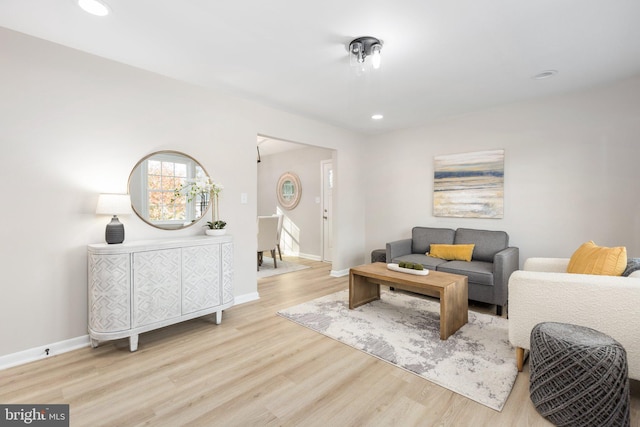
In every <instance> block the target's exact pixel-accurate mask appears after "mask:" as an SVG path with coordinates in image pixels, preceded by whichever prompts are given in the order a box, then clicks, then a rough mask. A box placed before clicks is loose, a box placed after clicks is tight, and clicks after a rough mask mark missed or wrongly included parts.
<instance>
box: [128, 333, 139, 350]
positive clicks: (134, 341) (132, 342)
mask: <svg viewBox="0 0 640 427" xmlns="http://www.w3.org/2000/svg"><path fill="white" fill-rule="evenodd" d="M137 349H138V334H136V335H131V336H130V337H129V351H136V350H137Z"/></svg>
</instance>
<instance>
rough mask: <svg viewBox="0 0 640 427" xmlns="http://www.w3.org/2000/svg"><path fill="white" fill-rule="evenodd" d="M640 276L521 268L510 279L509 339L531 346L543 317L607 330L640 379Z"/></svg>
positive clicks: (513, 343)
mask: <svg viewBox="0 0 640 427" xmlns="http://www.w3.org/2000/svg"><path fill="white" fill-rule="evenodd" d="M638 307H640V278H635V277H621V276H597V275H589V274H570V273H548V272H538V271H524V270H519V271H516V272H514V273H513V274H512V275H511V278H510V279H509V341H510V342H511V344H512V345H513V346H515V347H520V348H523V349H529V348H530V337H531V330H532V329H533V327H534V326H535V325H537V324H538V323H541V322H560V323H570V324H575V325H580V326H586V327H588V328H593V329H596V330H598V331H600V332H603V333H605V334H607V335H609V336H611V337H612V338H614V339H615V340H617V341H618V342H620V344H622V346H623V347H624V348H625V350H626V351H627V358H628V364H629V377H631V378H633V379H637V380H640V339H638V325H639V324H640V311H639V310H638Z"/></svg>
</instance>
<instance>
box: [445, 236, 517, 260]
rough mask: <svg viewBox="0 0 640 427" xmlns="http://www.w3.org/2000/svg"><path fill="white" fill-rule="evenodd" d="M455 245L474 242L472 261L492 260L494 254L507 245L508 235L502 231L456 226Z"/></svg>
mask: <svg viewBox="0 0 640 427" xmlns="http://www.w3.org/2000/svg"><path fill="white" fill-rule="evenodd" d="M454 243H455V244H456V245H461V244H471V243H473V244H475V245H476V246H475V248H474V249H473V260H474V261H476V260H477V261H485V262H493V257H494V256H495V254H497V253H498V252H500V251H501V250H503V249H506V248H507V247H508V246H509V235H508V234H507V233H506V232H504V231H490V230H473V229H470V228H458V229H457V230H456V236H455V239H454Z"/></svg>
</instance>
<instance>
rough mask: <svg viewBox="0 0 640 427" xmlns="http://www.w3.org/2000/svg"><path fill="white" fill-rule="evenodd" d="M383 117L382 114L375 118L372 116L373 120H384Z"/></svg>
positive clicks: (376, 115)
mask: <svg viewBox="0 0 640 427" xmlns="http://www.w3.org/2000/svg"><path fill="white" fill-rule="evenodd" d="M383 117H384V116H383V115H382V114H374V115H373V116H371V118H372V119H373V120H382V119H383Z"/></svg>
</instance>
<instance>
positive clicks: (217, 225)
mask: <svg viewBox="0 0 640 427" xmlns="http://www.w3.org/2000/svg"><path fill="white" fill-rule="evenodd" d="M226 225H227V223H226V222H224V221H221V220H217V221H207V225H205V227H208V228H207V229H206V230H205V231H204V232H205V233H206V234H207V235H209V236H222V235H223V234H224V233H226V232H227V230H225V229H224V227H225V226H226Z"/></svg>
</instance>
